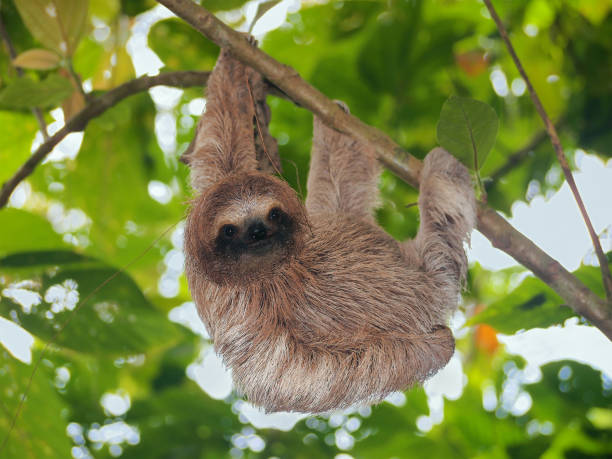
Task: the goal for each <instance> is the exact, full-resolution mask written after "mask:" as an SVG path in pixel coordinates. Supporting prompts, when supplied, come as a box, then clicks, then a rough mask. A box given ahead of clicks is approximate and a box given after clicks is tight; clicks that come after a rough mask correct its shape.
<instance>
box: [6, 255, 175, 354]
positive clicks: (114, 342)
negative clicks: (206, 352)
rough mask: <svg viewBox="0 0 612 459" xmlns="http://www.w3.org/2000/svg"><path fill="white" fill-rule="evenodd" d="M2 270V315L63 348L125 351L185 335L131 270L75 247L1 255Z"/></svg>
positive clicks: (160, 344)
mask: <svg viewBox="0 0 612 459" xmlns="http://www.w3.org/2000/svg"><path fill="white" fill-rule="evenodd" d="M0 270H2V272H3V273H4V277H3V278H2V282H3V285H2V287H3V288H4V290H3V298H2V299H1V300H0V315H2V316H4V317H7V318H15V320H18V321H19V323H20V324H21V325H22V326H23V327H24V328H26V329H27V330H28V331H30V332H31V333H33V334H34V335H37V336H38V337H39V338H41V339H43V340H46V341H50V340H53V339H55V343H56V344H57V345H59V346H62V347H66V348H69V349H73V350H75V351H77V352H84V353H97V354H110V355H120V354H123V355H125V354H137V353H145V352H148V351H150V350H151V349H154V348H160V347H165V346H168V345H170V344H172V343H174V342H175V341H176V340H177V339H179V338H180V336H181V333H180V332H179V329H178V328H177V326H175V325H174V324H172V323H170V322H169V321H168V320H167V318H166V317H165V316H164V315H163V314H161V313H160V312H159V311H158V310H156V309H155V308H154V307H153V306H152V305H151V303H149V302H148V301H147V299H146V298H145V297H144V295H143V294H142V292H141V291H140V289H139V288H138V286H137V285H136V284H135V283H134V281H133V280H132V279H131V278H130V277H129V276H128V275H127V274H125V273H122V272H118V271H117V269H116V268H114V267H111V266H108V265H105V264H104V263H101V262H100V261H97V260H95V259H93V258H90V257H86V256H83V255H79V254H77V253H75V252H71V251H52V252H48V251H47V252H20V253H15V254H12V255H9V256H6V257H4V258H2V259H0ZM113 276H114V277H113ZM111 277H112V279H111ZM103 284H104V285H103ZM11 292H13V293H11ZM24 292H25V293H26V294H27V295H28V298H29V300H28V301H27V302H26V303H25V304H24V301H22V300H20V298H23V294H24ZM67 321H69V324H68V325H66V326H65V328H62V327H64V324H66V323H67ZM58 330H59V334H58Z"/></svg>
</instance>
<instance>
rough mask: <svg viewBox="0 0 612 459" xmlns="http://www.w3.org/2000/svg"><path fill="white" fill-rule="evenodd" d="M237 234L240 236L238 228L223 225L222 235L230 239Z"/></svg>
mask: <svg viewBox="0 0 612 459" xmlns="http://www.w3.org/2000/svg"><path fill="white" fill-rule="evenodd" d="M236 234H238V228H236V227H235V226H234V225H223V226H222V227H221V235H222V236H224V237H226V238H228V239H231V238H233V237H234V236H236Z"/></svg>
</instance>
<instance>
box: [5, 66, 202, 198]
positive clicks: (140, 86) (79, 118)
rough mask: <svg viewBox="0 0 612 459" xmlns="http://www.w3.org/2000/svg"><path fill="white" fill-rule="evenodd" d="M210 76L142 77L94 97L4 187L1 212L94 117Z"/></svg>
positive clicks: (190, 73) (193, 73) (195, 74)
mask: <svg viewBox="0 0 612 459" xmlns="http://www.w3.org/2000/svg"><path fill="white" fill-rule="evenodd" d="M209 74H210V72H168V73H161V74H159V75H156V76H142V77H140V78H136V79H134V80H132V81H128V82H127V83H124V84H122V85H120V86H117V87H116V88H113V89H111V90H110V91H108V92H106V93H104V94H103V95H101V96H99V97H97V98H94V99H93V100H91V101H90V102H89V103H88V104H87V106H86V107H85V108H84V109H83V110H81V111H80V112H79V113H77V114H76V115H74V116H73V117H72V118H70V120H69V121H68V122H67V123H66V124H65V125H64V127H62V128H61V129H60V130H59V131H57V132H56V133H55V134H54V135H53V136H52V137H50V138H49V139H48V140H47V141H45V142H44V143H43V144H42V145H41V146H40V147H38V149H37V150H36V151H35V152H34V153H33V154H32V156H30V158H29V159H28V160H27V161H26V162H25V163H24V164H23V165H22V166H21V167H20V168H19V170H18V171H17V172H16V173H15V175H13V176H12V177H11V178H10V179H8V180H7V181H6V182H5V183H4V184H3V185H2V190H1V191H0V209H1V208H2V207H4V206H5V205H6V203H7V202H8V199H9V197H10V196H11V194H12V193H13V191H14V190H15V188H16V187H17V185H19V183H20V182H21V181H22V180H23V179H25V178H26V177H27V176H28V175H30V174H31V173H32V172H34V169H35V168H36V166H38V164H39V163H40V162H41V161H42V160H43V159H45V157H46V156H47V155H48V154H49V153H50V152H51V150H53V148H54V147H55V146H56V145H57V144H58V143H60V142H61V141H62V139H63V138H64V137H66V136H67V135H68V134H70V133H71V132H77V131H82V130H84V129H85V127H86V126H87V124H88V123H89V122H90V121H91V120H92V119H93V118H95V117H97V116H100V115H101V114H102V113H104V112H105V111H106V110H108V109H109V108H111V107H112V106H114V105H116V104H117V103H119V102H120V101H122V100H123V99H125V98H126V97H129V96H131V95H134V94H136V93H138V92H142V91H146V90H147V89H149V88H152V87H153V86H159V85H165V86H177V87H182V88H187V87H192V86H203V85H205V84H206V82H207V81H208V76H209Z"/></svg>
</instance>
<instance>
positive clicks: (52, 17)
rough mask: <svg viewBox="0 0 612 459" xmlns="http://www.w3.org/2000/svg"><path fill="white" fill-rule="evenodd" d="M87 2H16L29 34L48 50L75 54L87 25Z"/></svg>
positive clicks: (71, 0)
mask: <svg viewBox="0 0 612 459" xmlns="http://www.w3.org/2000/svg"><path fill="white" fill-rule="evenodd" d="M88 3H89V1H88V0H79V1H74V0H15V4H16V5H17V9H18V10H19V14H21V18H22V19H23V22H24V23H25V25H26V26H27V28H28V29H29V31H30V32H31V33H32V35H34V36H35V37H36V39H37V40H38V41H40V42H41V43H42V44H43V45H44V46H45V47H47V48H50V49H52V50H54V51H56V52H58V53H61V54H63V55H65V56H71V55H72V53H74V51H75V49H76V47H77V45H78V43H79V40H80V39H81V37H82V36H83V33H85V29H86V26H87V6H88Z"/></svg>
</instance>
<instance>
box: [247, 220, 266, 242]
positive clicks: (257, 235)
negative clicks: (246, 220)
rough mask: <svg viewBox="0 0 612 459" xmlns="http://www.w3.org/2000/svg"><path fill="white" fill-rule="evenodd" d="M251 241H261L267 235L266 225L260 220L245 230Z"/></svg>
mask: <svg viewBox="0 0 612 459" xmlns="http://www.w3.org/2000/svg"><path fill="white" fill-rule="evenodd" d="M247 234H248V236H249V239H250V240H251V241H261V240H262V239H265V238H266V236H267V235H268V231H267V229H266V226H265V225H264V224H263V223H262V222H257V223H253V224H252V225H251V226H249V229H248V231H247Z"/></svg>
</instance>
